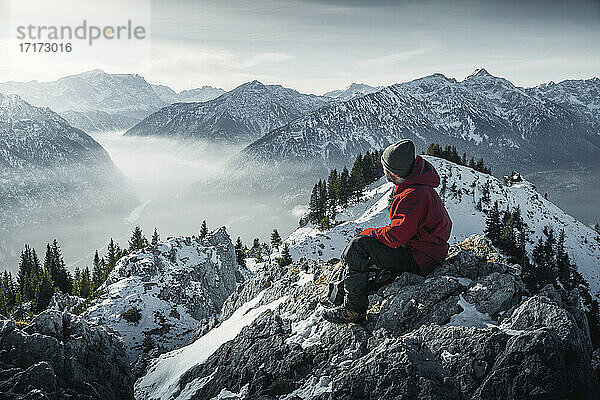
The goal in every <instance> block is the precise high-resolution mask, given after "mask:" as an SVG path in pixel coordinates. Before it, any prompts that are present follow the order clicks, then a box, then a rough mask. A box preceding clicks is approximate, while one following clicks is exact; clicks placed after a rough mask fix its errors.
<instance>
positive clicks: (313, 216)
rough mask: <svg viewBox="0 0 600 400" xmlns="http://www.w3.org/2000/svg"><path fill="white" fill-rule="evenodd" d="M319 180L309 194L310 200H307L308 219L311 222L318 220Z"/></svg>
mask: <svg viewBox="0 0 600 400" xmlns="http://www.w3.org/2000/svg"><path fill="white" fill-rule="evenodd" d="M320 182H321V181H319V183H317V184H315V186H313V189H312V192H311V194H310V200H309V202H308V219H309V221H311V222H313V223H316V222H317V221H319V203H320V199H319V196H320V191H319V188H320Z"/></svg>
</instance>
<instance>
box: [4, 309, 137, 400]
mask: <svg viewBox="0 0 600 400" xmlns="http://www.w3.org/2000/svg"><path fill="white" fill-rule="evenodd" d="M0 398H2V399H7V400H9V399H90V400H91V399H98V400H107V399H119V400H121V399H133V379H132V377H131V374H130V371H129V362H128V359H127V354H126V352H125V347H124V345H123V340H122V339H121V338H120V337H119V336H118V335H117V334H115V333H111V332H109V331H108V330H106V329H105V328H103V327H98V326H93V325H90V324H88V323H87V322H86V321H85V320H84V319H82V318H80V317H78V316H75V315H73V314H69V313H61V312H58V311H45V312H43V313H41V314H40V315H38V316H37V317H36V318H35V319H34V320H33V321H32V322H31V324H29V325H28V326H26V327H25V328H23V329H20V328H18V327H17V326H16V325H15V323H14V322H13V321H11V320H7V319H4V318H2V319H0Z"/></svg>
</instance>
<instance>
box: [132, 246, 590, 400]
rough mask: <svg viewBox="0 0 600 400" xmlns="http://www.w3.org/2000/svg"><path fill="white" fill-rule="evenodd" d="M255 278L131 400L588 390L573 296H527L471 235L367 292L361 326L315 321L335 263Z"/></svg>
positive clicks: (585, 349)
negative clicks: (433, 265) (430, 265)
mask: <svg viewBox="0 0 600 400" xmlns="http://www.w3.org/2000/svg"><path fill="white" fill-rule="evenodd" d="M263 267H264V268H262V269H261V268H258V269H257V271H256V273H255V275H254V276H253V277H252V278H250V279H249V280H247V281H246V282H245V283H244V284H242V285H240V286H239V287H238V288H237V289H236V291H235V292H234V293H233V294H232V295H231V296H230V297H229V299H228V300H227V301H226V302H225V304H224V306H223V309H222V313H221V315H220V317H219V319H218V320H217V321H216V322H214V323H213V326H212V329H210V330H208V332H207V333H205V334H204V335H202V336H200V337H199V338H198V339H196V341H195V342H194V343H192V344H191V345H189V346H186V347H183V348H181V349H178V350H175V351H173V352H170V353H166V354H163V355H161V356H160V357H158V358H157V359H155V360H153V361H152V362H151V363H150V366H149V368H148V370H147V371H146V374H145V375H144V376H142V377H141V378H140V379H139V380H138V381H137V382H136V385H135V394H136V398H139V399H142V398H143V399H217V398H228V399H259V398H260V399H298V398H300V399H414V398H420V399H508V398H515V399H516V398H529V397H528V396H532V395H537V396H540V397H539V398H554V397H556V398H562V397H573V396H583V397H582V398H587V397H586V396H593V395H596V394H597V393H598V392H597V387H598V378H597V376H596V373H595V371H594V369H593V365H592V344H591V341H590V334H589V330H588V325H587V320H586V316H585V313H584V312H583V310H582V308H581V303H580V298H579V295H578V293H577V291H576V290H573V291H571V292H567V291H565V290H562V289H556V288H554V287H553V286H550V285H548V286H546V287H544V288H543V289H542V290H541V291H540V292H539V293H537V294H535V295H529V296H528V294H527V293H526V291H525V288H524V285H523V282H522V281H521V277H520V272H521V271H520V267H519V266H518V265H511V264H508V263H506V262H505V261H504V260H503V259H502V257H501V256H500V255H499V254H498V253H496V252H495V251H494V250H493V248H492V247H491V246H490V245H489V244H488V243H487V241H486V240H485V239H484V238H483V237H481V236H477V235H474V236H471V237H469V238H468V239H467V240H465V241H463V242H461V243H458V244H456V245H453V246H452V247H451V251H450V254H449V256H448V258H447V259H446V261H445V262H444V263H443V264H441V265H440V266H439V267H438V268H437V269H436V270H435V271H434V272H433V273H432V274H431V275H429V276H427V277H425V278H424V277H421V276H417V275H414V274H410V273H404V274H402V275H401V276H400V277H398V278H397V279H396V280H395V282H394V283H392V284H391V285H389V286H387V287H385V288H383V289H381V290H380V291H379V292H378V293H376V294H373V295H371V297H370V304H371V309H370V310H369V313H368V321H367V322H366V323H365V324H362V325H355V324H348V325H335V324H331V323H328V322H325V321H323V320H322V319H321V314H322V312H323V310H324V309H323V307H322V306H320V305H319V298H320V297H321V296H323V294H324V290H325V288H326V287H327V283H328V282H329V281H330V280H332V279H334V278H335V277H336V276H337V275H338V274H339V271H338V265H332V264H330V263H325V262H323V261H319V260H307V259H301V260H299V261H297V262H295V263H293V264H292V265H291V266H288V267H280V266H278V265H276V264H271V265H268V264H265V265H264V266H263ZM232 327H235V329H233V331H235V332H234V333H233V334H232ZM226 333H227V337H225V338H222V340H221V341H219V339H218V338H219V337H221V336H222V335H225V334H226ZM553 396H554V397H553ZM590 398H593V397H590Z"/></svg>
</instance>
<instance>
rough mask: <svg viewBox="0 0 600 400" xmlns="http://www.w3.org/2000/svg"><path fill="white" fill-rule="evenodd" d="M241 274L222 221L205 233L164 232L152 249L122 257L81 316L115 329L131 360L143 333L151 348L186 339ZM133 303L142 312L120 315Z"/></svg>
mask: <svg viewBox="0 0 600 400" xmlns="http://www.w3.org/2000/svg"><path fill="white" fill-rule="evenodd" d="M241 280H242V273H241V271H240V270H239V267H238V265H237V263H236V260H235V253H234V248H233V244H232V242H231V239H230V237H229V235H228V234H227V232H226V231H225V228H224V227H222V228H220V229H217V230H215V231H212V232H210V233H209V234H208V235H207V236H206V237H205V238H204V239H200V238H198V237H175V238H169V239H167V240H165V241H164V242H162V243H160V244H159V245H158V246H157V248H156V249H155V248H153V247H152V246H150V247H148V248H146V249H144V250H141V251H136V252H134V253H132V254H130V255H128V256H126V257H124V258H123V259H121V260H120V261H119V263H118V264H117V266H116V267H115V269H114V270H113V271H112V272H111V274H110V276H109V277H108V279H107V280H106V282H105V283H104V284H103V285H102V287H101V290H104V293H103V294H102V296H100V297H99V298H98V300H96V301H95V302H94V303H93V305H92V306H91V307H90V308H89V309H88V310H87V311H86V312H85V314H84V316H85V318H86V319H87V320H89V321H91V322H94V323H98V324H102V325H105V326H109V327H111V328H112V329H115V330H116V331H118V332H119V333H120V334H121V336H123V338H124V340H125V344H126V347H127V350H128V354H129V358H130V360H131V361H134V360H135V359H136V357H137V356H138V355H139V354H141V353H142V351H143V350H144V340H145V339H146V338H149V339H146V340H147V341H148V340H149V341H150V343H151V345H150V346H149V348H150V349H151V348H154V347H158V348H159V349H160V350H161V351H166V350H173V349H176V348H178V347H181V346H184V345H186V344H188V343H189V340H190V338H191V337H192V334H193V331H194V330H195V329H196V328H197V326H198V322H199V321H200V320H201V319H203V318H208V317H212V316H215V315H216V314H218V313H219V311H220V309H221V306H222V305H223V302H224V301H225V299H226V298H227V297H228V296H229V295H230V294H231V293H232V292H233V290H234V289H235V288H236V286H237V284H238V283H239V282H241ZM132 307H136V308H137V309H138V310H139V312H140V314H141V319H140V321H139V322H137V323H132V322H128V321H126V320H125V319H124V318H123V317H122V316H121V313H122V312H124V311H127V310H129V309H131V308H132ZM148 350H149V349H145V351H146V352H148Z"/></svg>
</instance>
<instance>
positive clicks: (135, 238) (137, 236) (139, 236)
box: [129, 226, 148, 252]
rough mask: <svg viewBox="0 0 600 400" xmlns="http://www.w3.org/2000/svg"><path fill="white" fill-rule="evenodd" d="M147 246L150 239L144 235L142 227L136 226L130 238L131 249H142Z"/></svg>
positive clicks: (131, 250) (132, 250)
mask: <svg viewBox="0 0 600 400" xmlns="http://www.w3.org/2000/svg"><path fill="white" fill-rule="evenodd" d="M146 246H148V240H147V239H146V237H145V236H144V235H143V233H142V228H140V227H139V226H136V227H135V228H134V229H133V232H132V234H131V239H129V251H130V252H134V251H136V250H142V249H143V248H144V247H146Z"/></svg>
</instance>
